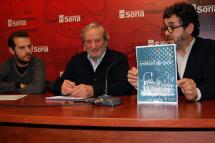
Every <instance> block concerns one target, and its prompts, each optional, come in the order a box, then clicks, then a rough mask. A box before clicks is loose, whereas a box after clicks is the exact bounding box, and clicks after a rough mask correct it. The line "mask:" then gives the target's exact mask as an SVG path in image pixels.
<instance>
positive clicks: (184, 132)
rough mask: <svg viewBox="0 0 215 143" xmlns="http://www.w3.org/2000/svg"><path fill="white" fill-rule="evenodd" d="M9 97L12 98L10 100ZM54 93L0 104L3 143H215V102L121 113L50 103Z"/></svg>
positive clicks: (128, 107)
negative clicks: (46, 98) (48, 97)
mask: <svg viewBox="0 0 215 143" xmlns="http://www.w3.org/2000/svg"><path fill="white" fill-rule="evenodd" d="M8 96H9V95H8ZM46 96H52V93H49V92H48V93H45V94H38V95H37V94H31V95H28V96H27V97H24V98H22V99H20V100H18V101H0V143H38V142H40V143H68V142H77V143H79V142H86V143H92V142H104V143H112V142H115V143H127V142H129V143H140V142H141V143H143V142H144V143H147V142H153V143H156V142H159V143H167V142H168V143H171V142H174V143H175V142H176V143H177V142H180V143H182V142H185V143H186V142H187V143H191V142H193V143H194V142H195V143H200V142H201V143H202V142H204V143H207V142H214V140H215V100H211V101H202V102H189V101H187V100H186V99H185V98H184V97H180V98H179V104H178V106H174V105H152V104H151V105H137V102H136V95H132V96H119V98H122V100H123V104H122V105H120V106H117V107H107V106H97V105H91V104H89V103H82V102H78V103H73V102H71V101H70V102H65V101H50V100H45V97H46Z"/></svg>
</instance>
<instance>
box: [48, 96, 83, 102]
mask: <svg viewBox="0 0 215 143" xmlns="http://www.w3.org/2000/svg"><path fill="white" fill-rule="evenodd" d="M46 99H47V100H69V101H84V100H85V99H86V98H84V97H72V96H51V97H46Z"/></svg>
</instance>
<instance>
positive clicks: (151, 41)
mask: <svg viewBox="0 0 215 143" xmlns="http://www.w3.org/2000/svg"><path fill="white" fill-rule="evenodd" d="M165 44H167V42H166V41H155V40H153V39H150V40H148V45H165Z"/></svg>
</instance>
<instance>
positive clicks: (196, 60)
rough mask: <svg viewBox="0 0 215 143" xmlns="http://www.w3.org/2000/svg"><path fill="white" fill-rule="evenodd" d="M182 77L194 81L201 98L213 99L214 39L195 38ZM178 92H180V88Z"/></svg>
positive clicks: (214, 81) (214, 78)
mask: <svg viewBox="0 0 215 143" xmlns="http://www.w3.org/2000/svg"><path fill="white" fill-rule="evenodd" d="M183 78H190V79H193V80H194V81H195V83H196V84H197V87H198V88H199V90H200V91H201V94H202V97H201V100H207V99H215V41H213V40H210V39H202V38H196V41H195V43H194V45H193V47H192V49H191V52H190V55H189V58H188V61H187V65H186V68H185V72H184V76H183ZM179 94H182V92H181V91H180V90H179Z"/></svg>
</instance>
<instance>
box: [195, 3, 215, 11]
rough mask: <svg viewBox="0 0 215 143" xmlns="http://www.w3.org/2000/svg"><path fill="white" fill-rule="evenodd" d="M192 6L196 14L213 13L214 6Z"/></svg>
mask: <svg viewBox="0 0 215 143" xmlns="http://www.w3.org/2000/svg"><path fill="white" fill-rule="evenodd" d="M193 6H194V8H195V9H196V11H197V13H214V12H215V5H197V4H193Z"/></svg>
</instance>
